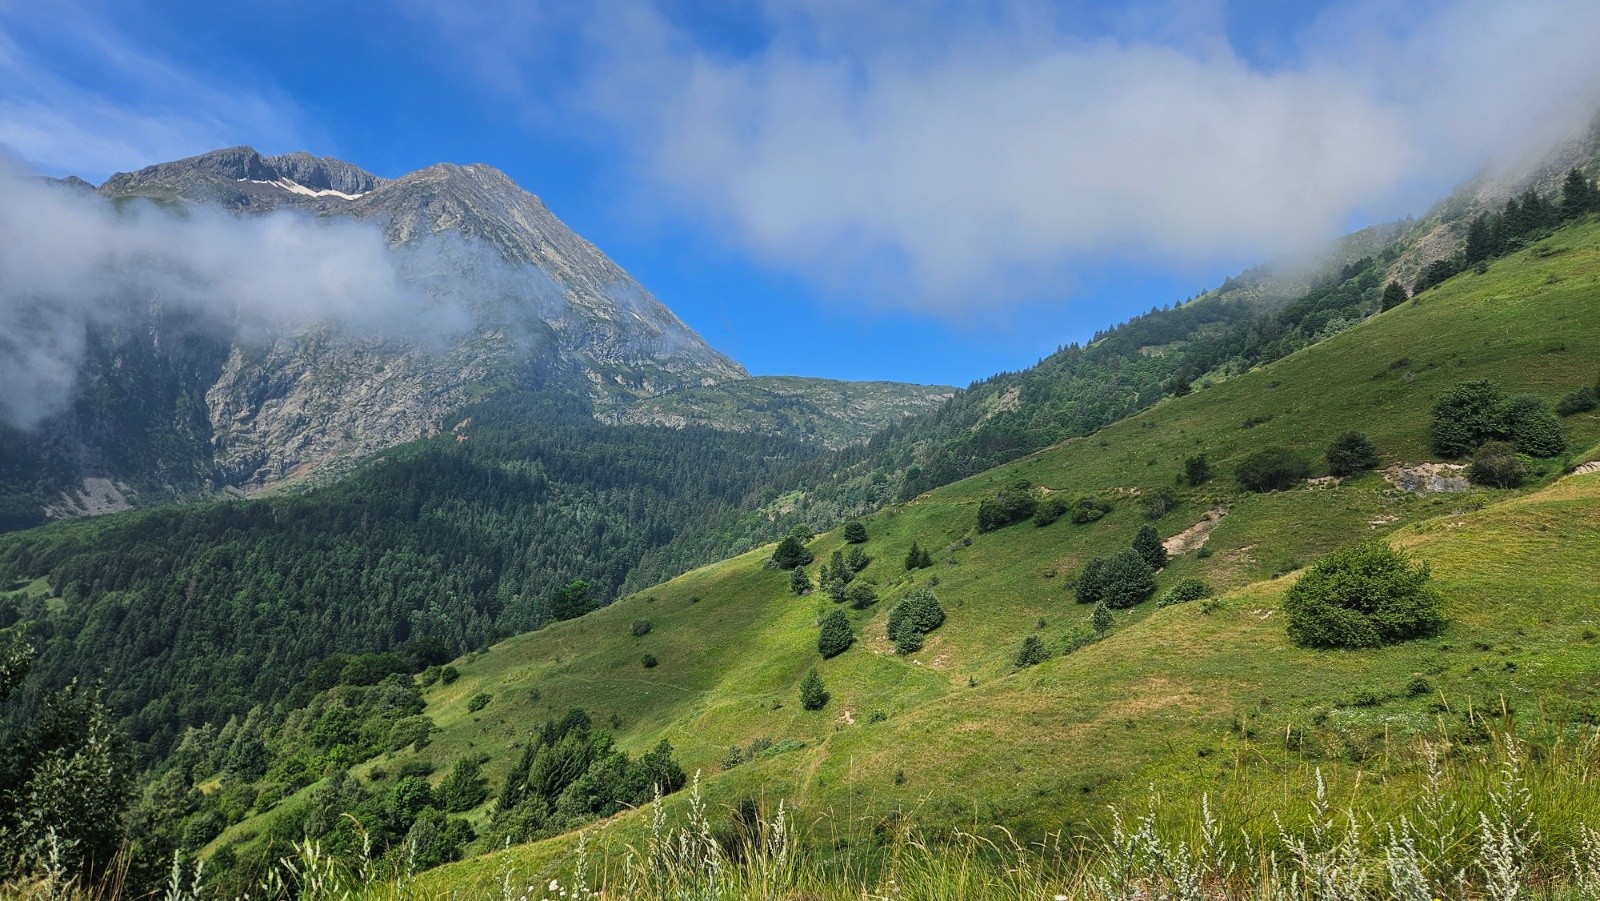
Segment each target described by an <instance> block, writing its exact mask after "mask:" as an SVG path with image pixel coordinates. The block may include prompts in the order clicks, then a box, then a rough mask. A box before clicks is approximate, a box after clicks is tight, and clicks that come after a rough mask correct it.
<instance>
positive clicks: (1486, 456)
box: [1467, 441, 1528, 488]
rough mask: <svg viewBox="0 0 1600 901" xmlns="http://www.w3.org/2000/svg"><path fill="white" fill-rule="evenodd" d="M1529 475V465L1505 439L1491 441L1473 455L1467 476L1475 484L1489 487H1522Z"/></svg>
mask: <svg viewBox="0 0 1600 901" xmlns="http://www.w3.org/2000/svg"><path fill="white" fill-rule="evenodd" d="M1527 476H1528V466H1527V464H1525V463H1523V462H1522V457H1520V456H1518V455H1517V449H1516V448H1514V447H1512V446H1511V445H1509V444H1506V443H1505V442H1504V441H1491V442H1489V443H1488V444H1485V445H1484V446H1483V447H1480V448H1478V452H1477V453H1475V454H1473V455H1472V465H1471V466H1468V467H1467V478H1468V479H1470V480H1471V481H1472V483H1473V484H1474V485H1483V486H1486V487H1489V488H1520V487H1522V483H1523V480H1525V479H1526V478H1527Z"/></svg>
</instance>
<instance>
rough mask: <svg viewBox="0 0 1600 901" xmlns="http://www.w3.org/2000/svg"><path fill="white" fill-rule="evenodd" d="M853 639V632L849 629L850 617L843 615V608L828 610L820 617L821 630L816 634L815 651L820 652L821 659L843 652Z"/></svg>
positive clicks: (852, 642) (854, 637) (854, 636)
mask: <svg viewBox="0 0 1600 901" xmlns="http://www.w3.org/2000/svg"><path fill="white" fill-rule="evenodd" d="M855 640H856V635H855V632H853V631H851V629H850V617H848V616H845V613H844V611H843V610H830V611H828V615H827V616H824V617H823V618H822V631H821V632H820V633H819V634H818V635H817V651H818V652H819V653H820V654H822V659H824V660H827V659H828V658H830V657H837V656H839V655H840V654H843V653H844V652H845V650H846V649H847V648H849V647H850V645H852V644H854V643H855Z"/></svg>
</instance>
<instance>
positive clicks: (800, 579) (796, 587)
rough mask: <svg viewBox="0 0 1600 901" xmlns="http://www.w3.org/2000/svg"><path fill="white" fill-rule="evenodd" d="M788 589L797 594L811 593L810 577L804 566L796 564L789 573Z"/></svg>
mask: <svg viewBox="0 0 1600 901" xmlns="http://www.w3.org/2000/svg"><path fill="white" fill-rule="evenodd" d="M789 590H790V591H792V592H794V593H795V594H797V595H804V594H810V593H811V577H810V576H808V575H806V568H805V567H804V566H796V567H795V568H794V569H793V570H791V571H790V573H789Z"/></svg>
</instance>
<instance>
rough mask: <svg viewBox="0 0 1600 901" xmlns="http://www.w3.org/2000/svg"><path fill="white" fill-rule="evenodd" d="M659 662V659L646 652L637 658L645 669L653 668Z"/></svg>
mask: <svg viewBox="0 0 1600 901" xmlns="http://www.w3.org/2000/svg"><path fill="white" fill-rule="evenodd" d="M660 663H661V661H659V660H657V659H656V655H654V654H646V655H644V656H643V657H640V658H639V665H640V666H643V667H644V668H645V669H655V668H656V667H657V666H658V665H660Z"/></svg>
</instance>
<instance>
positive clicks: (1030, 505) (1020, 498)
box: [978, 482, 1039, 532]
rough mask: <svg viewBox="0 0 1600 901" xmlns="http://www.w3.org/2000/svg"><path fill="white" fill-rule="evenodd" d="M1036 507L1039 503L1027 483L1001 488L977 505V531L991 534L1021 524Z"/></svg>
mask: <svg viewBox="0 0 1600 901" xmlns="http://www.w3.org/2000/svg"><path fill="white" fill-rule="evenodd" d="M1038 507H1039V502H1038V501H1037V500H1035V499H1034V496H1033V494H1032V492H1031V491H1030V490H1029V486H1028V483H1026V482H1019V483H1017V484H1015V485H1012V486H1010V487H1009V488H1002V489H1001V490H1000V491H999V492H998V493H997V494H995V496H994V497H992V498H989V499H988V500H986V501H984V502H982V503H980V504H978V531H980V532H993V531H994V530H996V529H1003V528H1005V527H1006V526H1009V525H1011V524H1012V523H1014V522H1021V521H1022V520H1024V519H1027V518H1028V517H1030V516H1032V515H1033V514H1034V512H1035V511H1036V510H1037V509H1038Z"/></svg>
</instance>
